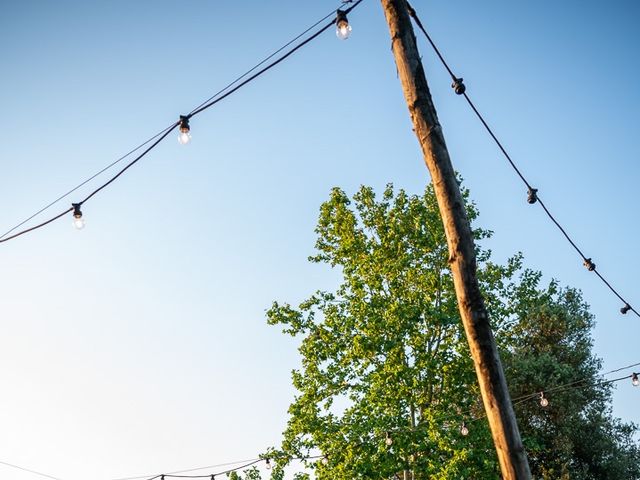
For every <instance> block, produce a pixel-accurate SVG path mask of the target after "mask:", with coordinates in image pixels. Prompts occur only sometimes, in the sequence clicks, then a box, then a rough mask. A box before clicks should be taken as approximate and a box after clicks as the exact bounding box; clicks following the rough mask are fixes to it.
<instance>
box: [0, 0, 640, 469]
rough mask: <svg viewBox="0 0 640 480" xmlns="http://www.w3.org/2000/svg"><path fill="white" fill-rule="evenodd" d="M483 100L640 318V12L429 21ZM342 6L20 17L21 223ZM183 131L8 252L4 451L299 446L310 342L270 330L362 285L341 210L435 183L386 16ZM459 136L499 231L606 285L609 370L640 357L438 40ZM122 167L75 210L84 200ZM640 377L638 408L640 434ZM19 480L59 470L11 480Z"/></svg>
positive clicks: (9, 83)
mask: <svg viewBox="0 0 640 480" xmlns="http://www.w3.org/2000/svg"><path fill="white" fill-rule="evenodd" d="M414 6H415V8H416V9H417V10H418V13H419V14H420V16H421V18H422V20H423V22H424V23H425V25H426V27H427V28H428V30H429V31H430V33H431V34H432V36H433V37H434V39H435V40H436V42H437V43H438V44H439V46H440V48H441V50H442V51H443V53H444V54H445V56H446V57H447V59H448V61H449V63H450V64H451V67H452V68H453V69H454V71H455V72H456V73H457V74H458V75H460V76H462V77H464V79H465V83H466V84H467V87H468V93H469V95H470V96H471V98H472V99H473V100H474V102H475V103H476V105H477V106H478V108H479V109H480V110H481V111H482V112H483V113H484V114H485V116H486V118H487V120H488V121H489V123H490V124H491V126H492V127H493V128H494V130H495V132H496V133H497V134H498V136H499V137H500V138H501V139H502V141H503V143H504V144H505V146H506V147H507V149H508V150H509V151H510V152H511V154H512V156H513V157H514V159H515V160H516V162H517V163H518V164H519V166H520V167H521V169H522V170H523V172H524V173H525V175H526V176H527V177H528V178H529V180H530V182H531V183H532V184H533V185H534V186H536V187H538V188H539V189H540V194H541V196H543V198H544V199H545V201H546V202H547V204H548V206H549V207H550V208H551V210H552V212H553V213H554V214H556V215H557V217H558V219H559V220H560V221H561V222H562V223H563V225H564V226H565V227H566V228H567V230H568V231H569V232H570V233H571V234H572V235H573V236H574V237H575V239H576V240H577V241H578V243H579V245H580V247H581V248H582V249H583V250H584V251H585V253H586V254H587V255H588V256H591V257H593V259H594V261H595V262H596V264H597V265H598V268H599V270H600V271H601V272H602V273H603V274H604V275H606V276H607V278H609V279H610V280H611V281H612V282H613V283H614V284H615V285H616V287H618V288H619V289H620V290H621V292H622V293H623V295H625V296H627V297H628V298H629V300H630V301H631V302H632V303H633V304H635V305H639V304H640V293H639V292H637V279H636V275H637V272H638V270H639V267H640V265H639V263H640V260H639V259H638V256H637V255H636V250H637V240H636V239H637V238H638V234H639V231H638V225H637V222H636V219H637V192H636V188H637V187H636V184H637V179H638V178H639V174H640V172H639V170H638V163H639V162H638V160H640V159H639V158H638V153H637V152H638V149H637V145H636V142H637V139H638V138H639V137H640V135H639V134H640V132H639V127H638V122H637V118H636V117H637V112H638V111H639V110H640V93H639V92H638V89H636V88H635V84H636V83H637V82H636V78H637V77H638V74H639V73H640V57H639V56H638V54H637V50H638V46H639V45H640V31H638V29H637V25H638V21H639V20H640V18H639V17H640V5H638V3H637V2H634V1H632V0H629V1H622V0H620V1H617V2H608V3H604V2H594V1H587V2H578V1H577V0H575V1H574V0H570V1H565V2H552V1H549V0H543V1H540V2H536V3H535V5H534V4H533V3H526V2H508V1H506V0H504V1H502V0H495V1H493V2H489V3H488V4H487V3H483V4H479V3H478V2H472V1H470V0H463V1H462V2H455V3H452V2H445V1H435V2H428V3H426V2H425V3H422V2H418V3H416V4H415V5H414ZM336 7H337V5H336V4H335V3H333V2H328V1H324V0H322V1H317V2H303V3H300V2H292V1H283V2H278V4H277V6H276V5H275V4H274V3H271V2H256V1H245V2H206V1H202V0H192V1H190V2H186V3H184V4H178V3H176V2H168V1H155V2H144V1H143V2H124V1H119V0H118V1H112V2H99V3H98V2H80V1H66V0H62V1H59V2H55V3H54V2H44V1H28V2H13V3H6V4H5V5H3V15H2V16H1V17H0V61H1V62H2V76H1V77H0V78H1V80H0V106H2V111H3V112H4V115H2V117H1V118H0V132H2V133H1V134H0V135H2V140H1V141H0V158H1V159H2V175H1V176H0V204H1V205H3V206H4V208H2V212H1V213H0V226H1V227H2V230H3V231H5V230H6V229H8V228H10V227H12V226H13V225H14V224H16V223H18V222H19V221H20V220H22V219H23V218H25V217H27V216H29V215H30V214H31V213H33V212H34V211H36V210H38V209H39V208H40V207H42V206H43V205H45V204H47V203H48V202H49V201H51V200H52V199H54V198H56V197H57V196H58V195H60V194H61V193H63V192H65V191H67V190H68V189H69V188H71V187H73V186H74V185H76V184H77V183H79V182H80V181H82V180H84V179H85V178H87V177H88V176H90V175H91V174H93V173H94V172H95V171H97V170H99V169H100V168H102V167H103V166H105V165H106V164H108V163H110V162H111V161H113V160H114V159H115V158H117V157H119V156H120V155H122V154H123V153H125V152H127V151H128V150H130V149H131V148H132V147H134V146H135V145H137V144H139V143H140V142H142V141H144V140H146V139H147V138H148V137H150V136H151V135H152V134H154V133H156V132H157V131H158V130H160V129H162V128H163V127H165V126H166V125H168V124H170V123H172V122H174V121H176V120H177V118H178V115H180V114H184V113H187V112H188V111H189V110H191V109H192V108H193V107H195V106H196V105H197V104H199V103H200V102H201V101H202V100H204V99H206V98H207V97H208V96H209V95H211V94H212V93H214V92H215V91H217V90H218V89H220V88H221V87H223V86H224V85H226V84H227V83H228V82H230V81H231V80H233V79H234V78H235V77H236V76H237V75H238V74H240V73H242V72H244V71H245V70H247V69H248V68H250V67H251V66H253V65H254V64H255V63H256V62H257V61H258V60H260V59H262V58H263V57H264V56H266V55H267V54H269V53H270V52H271V51H273V50H274V49H276V48H278V47H279V46H280V45H282V44H283V43H285V42H286V41H288V40H289V39H290V38H291V37H293V36H294V35H296V34H297V33H299V32H300V31H302V30H304V29H305V28H306V27H307V26H309V25H311V24H312V23H314V22H315V21H316V20H318V19H319V18H321V17H323V16H324V15H325V14H327V13H329V12H330V11H331V10H332V9H334V8H336ZM350 21H351V24H352V26H353V32H352V36H351V38H350V39H349V40H347V41H339V40H338V39H337V38H336V36H335V35H334V33H333V32H332V31H329V32H326V33H325V34H324V35H322V36H321V37H320V38H318V39H317V40H316V41H314V42H312V43H311V44H310V45H308V46H307V47H305V48H303V49H302V50H301V51H300V52H298V53H296V54H295V55H294V56H293V57H291V58H290V59H288V60H287V61H285V62H284V63H282V64H281V65H279V66H278V67H276V68H275V69H273V70H272V71H270V72H269V73H267V74H266V75H265V76H263V77H261V78H260V79H259V80H257V81H255V82H253V83H252V84H251V85H249V86H248V87H246V88H244V89H242V90H241V91H239V92H238V93H237V94H235V95H233V96H231V97H230V98H228V99H226V100H224V101H223V102H221V103H220V104H218V105H217V106H216V107H214V108H212V109H210V110H208V111H206V112H205V113H203V114H201V115H199V116H197V117H195V118H194V119H193V120H192V122H191V127H192V134H193V140H192V143H191V144H190V145H188V146H186V147H184V146H181V145H179V144H178V142H177V141H176V139H175V136H176V135H174V134H171V136H170V138H168V139H167V140H166V141H165V142H163V143H162V144H161V145H160V146H159V147H158V148H157V149H155V150H154V151H153V152H152V153H151V154H150V155H149V156H148V157H145V158H144V159H143V160H142V161H141V162H140V163H139V164H138V165H136V166H135V167H133V168H132V169H131V170H130V172H128V173H127V174H126V175H125V176H124V177H123V178H122V179H121V180H119V181H117V182H116V183H114V184H113V185H112V186H111V187H109V188H108V189H106V190H105V191H104V192H102V193H101V194H99V195H98V196H96V197H95V198H94V199H93V200H91V201H90V202H88V203H87V204H86V205H85V207H84V208H83V211H84V213H85V217H86V221H87V227H86V228H85V229H84V230H83V231H81V232H78V231H75V230H74V229H73V227H72V226H71V219H70V218H69V219H66V218H65V219H62V220H60V221H58V222H56V223H54V224H52V225H50V226H48V227H47V228H44V229H41V230H39V231H37V232H34V233H32V234H30V235H26V236H24V237H21V238H19V239H16V240H14V241H11V242H7V243H5V244H3V245H2V246H1V248H0V262H1V264H2V275H1V276H0V291H1V292H2V303H3V315H2V316H1V317H0V322H1V325H2V329H3V332H4V334H3V335H2V337H1V338H0V378H1V379H2V384H3V395H2V396H0V425H2V429H1V433H0V452H2V455H0V460H3V461H7V462H11V463H16V464H20V465H25V466H29V467H31V468H35V469H37V470H41V471H45V472H48V473H51V474H53V475H55V476H58V477H60V478H62V479H64V480H75V479H80V478H86V477H88V476H91V477H92V478H96V479H99V480H100V479H102V480H107V479H112V478H117V477H122V476H128V475H135V474H146V473H155V472H159V471H167V470H176V469H180V468H190V467H194V466H201V465H211V464H216V463H224V462H227V461H232V460H242V459H245V458H252V457H254V456H256V454H258V453H259V452H261V451H262V450H263V449H264V448H265V447H267V446H269V445H273V444H275V443H277V442H278V440H279V434H280V432H281V431H282V429H283V427H284V424H285V422H286V415H285V412H286V408H287V406H288V404H289V402H290V400H291V398H292V395H293V391H292V388H291V387H290V385H289V383H290V382H289V375H290V371H291V369H292V368H295V367H296V365H297V364H298V357H297V354H296V345H295V343H294V342H292V341H291V340H290V339H289V338H287V337H284V336H282V335H281V334H280V333H279V332H278V331H277V329H275V328H273V327H268V326H267V325H266V323H265V318H264V311H265V309H266V308H268V307H269V305H270V304H271V302H272V301H273V300H276V299H278V300H285V301H290V302H292V303H295V302H296V301H298V300H300V299H302V298H304V297H305V296H306V295H308V294H309V293H310V292H312V291H314V290H315V289H318V288H327V289H330V288H332V287H333V286H334V285H335V282H336V274H335V272H331V271H329V270H328V269H326V268H324V267H322V266H318V265H311V264H308V262H307V261H306V258H307V256H308V255H309V254H311V253H312V252H313V244H314V240H315V237H314V233H313V228H314V225H315V221H316V218H317V212H318V207H319V205H320V204H321V202H322V201H324V200H325V199H326V198H327V195H328V192H329V190H330V189H331V187H333V186H340V187H342V188H343V189H345V190H346V191H347V192H349V193H353V192H354V191H355V190H356V189H357V188H358V186H359V185H361V184H366V185H373V186H374V187H376V188H377V189H381V188H382V187H383V186H384V185H385V184H386V183H388V182H393V183H394V184H395V185H396V186H397V187H400V188H404V189H406V190H407V191H409V192H413V193H418V192H421V191H422V190H423V189H424V186H425V184H426V182H427V181H428V172H427V170H426V168H425V167H424V164H423V162H422V159H421V155H420V150H419V148H418V144H417V142H416V140H415V137H414V136H413V133H412V131H411V125H410V122H409V117H408V114H407V109H406V105H405V103H404V100H403V97H402V93H401V89H400V85H399V82H398V79H397V78H396V71H395V65H394V62H393V57H392V55H391V52H390V41H389V38H388V30H387V27H386V24H385V22H384V18H383V15H382V9H381V6H380V4H379V3H378V2H375V1H372V0H365V1H364V2H363V3H362V5H361V6H360V7H358V8H357V10H355V11H354V12H353V13H352V14H351V15H350ZM419 48H420V51H421V54H422V55H423V61H424V63H425V68H426V70H427V76H428V78H429V82H430V86H431V90H432V94H433V97H434V101H435V103H436V106H437V108H438V113H439V116H440V120H441V123H442V125H443V129H444V133H445V137H446V139H447V144H448V147H449V149H450V153H451V156H452V159H453V161H454V164H455V166H456V168H457V169H458V170H459V171H460V172H461V174H462V176H463V177H464V178H465V184H466V186H467V187H469V188H470V190H471V194H472V197H473V198H474V199H475V201H476V203H477V204H478V207H479V209H480V212H481V217H480V224H481V225H482V226H484V227H487V228H490V229H492V230H494V231H495V235H494V238H493V239H492V240H491V241H490V242H488V243H487V245H486V246H488V247H490V248H492V250H493V252H494V256H495V259H496V260H498V261H503V260H505V259H506V258H508V257H509V256H510V255H512V254H513V253H515V252H517V251H522V252H523V253H524V255H525V260H526V264H527V266H530V267H532V268H535V269H540V270H542V271H543V272H544V273H545V278H547V279H550V278H557V279H558V280H559V281H560V282H561V283H562V284H565V285H572V286H575V287H578V288H580V289H581V290H582V291H583V292H584V295H585V299H586V300H587V301H588V302H589V303H590V304H591V307H592V311H593V312H594V313H595V314H596V319H597V322H598V325H597V327H596V329H595V331H594V342H595V350H596V352H597V353H598V354H599V355H600V356H601V357H602V358H603V359H604V368H605V370H609V369H612V368H616V367H619V366H624V365H628V364H631V363H636V362H640V358H639V354H638V349H637V337H638V332H639V330H640V320H639V319H638V318H637V317H634V316H631V315H627V316H622V315H620V314H619V313H618V309H619V308H620V306H621V305H620V304H619V302H618V301H617V300H616V299H615V298H614V297H613V296H612V295H611V294H610V293H609V292H608V291H607V290H606V289H605V287H604V286H603V285H602V284H601V283H600V282H598V281H597V279H596V278H595V276H594V275H593V274H590V273H589V272H587V271H586V269H584V267H582V265H581V260H580V259H579V258H578V257H577V256H576V255H575V254H574V252H573V251H572V250H571V248H570V247H569V246H568V244H567V243H566V242H565V241H564V240H563V239H562V237H561V236H560V233H559V232H558V231H557V230H556V229H555V227H553V225H551V223H550V222H549V221H548V220H547V219H546V217H544V216H543V213H542V211H541V210H540V209H539V208H538V207H537V206H534V207H531V206H529V205H528V204H527V203H526V201H525V200H526V192H525V189H524V188H523V186H522V184H521V183H520V182H519V180H518V179H517V178H516V177H515V175H514V174H513V172H512V171H511V170H510V168H509V167H508V166H507V164H506V163H505V161H504V160H503V159H502V158H501V157H500V155H499V152H498V150H497V148H496V147H495V146H494V145H493V144H492V143H491V140H490V139H489V138H488V136H487V135H486V133H485V132H484V131H483V130H482V127H481V126H480V124H479V123H478V121H477V120H476V119H475V118H474V117H473V115H472V113H471V112H470V111H469V109H468V108H467V107H466V106H465V103H464V101H463V100H462V99H461V98H460V97H457V96H456V95H454V94H453V92H452V90H451V88H450V87H449V84H450V80H449V79H448V77H447V75H446V73H445V72H444V71H443V69H442V68H441V66H440V65H439V64H438V63H437V61H436V59H435V57H434V55H433V53H432V52H431V51H430V50H429V49H428V48H427V45H426V44H425V42H424V40H423V39H422V38H419ZM106 178H107V177H100V178H99V179H96V181H95V182H94V183H92V184H90V185H87V186H86V188H85V189H83V190H81V191H79V192H78V195H77V196H73V195H72V196H71V197H70V198H69V199H68V201H64V202H62V203H61V204H60V205H58V206H56V207H55V208H54V209H53V210H52V212H56V211H57V210H58V209H60V210H61V209H63V208H66V207H67V206H68V205H69V204H70V203H71V202H72V201H77V200H78V199H80V198H81V197H84V195H83V194H86V193H88V192H90V191H91V190H92V189H93V188H95V187H96V186H98V185H99V183H100V180H106ZM638 394H640V390H638V389H635V390H632V388H631V386H630V385H627V384H626V383H622V384H620V385H619V387H618V388H617V390H616V392H615V394H614V413H615V414H616V415H619V416H620V417H621V418H623V419H624V420H628V421H636V422H640V416H639V415H638V412H637V408H634V406H635V405H637V401H638ZM0 476H2V478H4V479H9V480H23V479H28V478H34V477H33V476H30V475H27V474H23V473H20V472H18V471H15V470H12V469H8V468H5V467H2V466H0Z"/></svg>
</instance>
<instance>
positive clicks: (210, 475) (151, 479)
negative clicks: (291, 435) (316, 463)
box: [56, 455, 324, 480]
mask: <svg viewBox="0 0 640 480" xmlns="http://www.w3.org/2000/svg"><path fill="white" fill-rule="evenodd" d="M323 457H324V455H309V456H306V457H295V458H289V459H288V460H289V461H294V460H298V461H307V460H316V459H319V458H323ZM269 460H270V458H269V457H260V458H253V459H250V460H240V461H237V462H227V463H221V464H218V465H211V466H209V467H197V468H190V469H188V470H178V471H174V472H170V473H159V474H155V475H152V476H145V475H142V476H136V477H120V478H114V479H112V480H141V479H144V480H156V479H161V480H164V479H167V478H210V479H215V477H218V476H220V475H228V474H229V473H232V472H237V471H239V470H244V469H245V468H248V467H251V466H253V465H257V464H258V463H261V462H266V463H268V461H269ZM238 463H242V465H239V466H237V467H233V468H230V469H227V470H222V471H218V472H214V473H207V474H202V475H181V474H182V473H186V472H193V471H197V470H205V469H209V468H218V467H225V466H228V465H235V464H238ZM56 480H59V479H56Z"/></svg>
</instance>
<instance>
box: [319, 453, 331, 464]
mask: <svg viewBox="0 0 640 480" xmlns="http://www.w3.org/2000/svg"><path fill="white" fill-rule="evenodd" d="M320 461H321V462H322V464H323V465H327V464H328V463H329V457H327V456H326V455H325V456H324V457H322V460H320Z"/></svg>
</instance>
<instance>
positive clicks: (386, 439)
mask: <svg viewBox="0 0 640 480" xmlns="http://www.w3.org/2000/svg"><path fill="white" fill-rule="evenodd" d="M384 444H385V445H386V446H387V447H390V446H391V445H392V444H393V438H391V435H389V432H387V433H386V435H385V437H384Z"/></svg>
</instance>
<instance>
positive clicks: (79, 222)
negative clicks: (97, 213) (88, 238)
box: [73, 217, 84, 230]
mask: <svg viewBox="0 0 640 480" xmlns="http://www.w3.org/2000/svg"><path fill="white" fill-rule="evenodd" d="M73 226H74V227H76V228H77V229H78V230H82V229H83V228H84V218H82V217H73Z"/></svg>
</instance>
